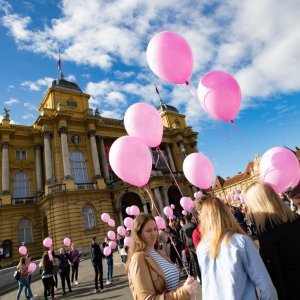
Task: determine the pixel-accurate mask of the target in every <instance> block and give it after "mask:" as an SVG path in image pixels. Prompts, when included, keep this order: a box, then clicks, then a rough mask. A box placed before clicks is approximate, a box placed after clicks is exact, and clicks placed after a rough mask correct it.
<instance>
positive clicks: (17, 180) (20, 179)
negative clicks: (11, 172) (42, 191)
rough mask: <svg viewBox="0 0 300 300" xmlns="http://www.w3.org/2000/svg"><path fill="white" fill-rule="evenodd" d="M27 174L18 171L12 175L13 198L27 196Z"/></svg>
mask: <svg viewBox="0 0 300 300" xmlns="http://www.w3.org/2000/svg"><path fill="white" fill-rule="evenodd" d="M29 186H30V183H29V176H28V175H27V173H25V172H18V173H16V175H15V176H14V193H13V197H14V198H24V197H29V196H30V195H29V194H30V192H29Z"/></svg>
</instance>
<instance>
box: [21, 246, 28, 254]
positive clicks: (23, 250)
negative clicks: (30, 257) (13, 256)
mask: <svg viewBox="0 0 300 300" xmlns="http://www.w3.org/2000/svg"><path fill="white" fill-rule="evenodd" d="M19 253H20V254H21V255H26V253H27V248H26V247H25V246H21V247H20V248H19Z"/></svg>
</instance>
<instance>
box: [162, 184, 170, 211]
mask: <svg viewBox="0 0 300 300" xmlns="http://www.w3.org/2000/svg"><path fill="white" fill-rule="evenodd" d="M161 189H162V194H163V199H164V205H165V206H170V202H169V197H168V191H167V187H165V186H162V187H161Z"/></svg>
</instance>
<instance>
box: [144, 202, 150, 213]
mask: <svg viewBox="0 0 300 300" xmlns="http://www.w3.org/2000/svg"><path fill="white" fill-rule="evenodd" d="M143 210H144V213H145V214H150V212H149V211H148V207H147V202H146V201H145V202H144V203H143Z"/></svg>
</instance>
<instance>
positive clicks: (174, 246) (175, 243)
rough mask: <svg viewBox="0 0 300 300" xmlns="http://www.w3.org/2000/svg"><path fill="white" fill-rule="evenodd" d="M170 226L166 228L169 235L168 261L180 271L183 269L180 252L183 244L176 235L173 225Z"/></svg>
mask: <svg viewBox="0 0 300 300" xmlns="http://www.w3.org/2000/svg"><path fill="white" fill-rule="evenodd" d="M170 224H171V226H168V225H167V226H166V230H167V233H168V234H169V239H168V241H167V242H168V243H170V259H171V261H172V262H173V263H174V264H177V265H178V266H179V268H180V269H182V268H183V263H182V257H181V251H182V249H183V243H182V241H181V240H180V238H179V235H178V234H177V231H176V228H175V227H174V223H171V222H170Z"/></svg>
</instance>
